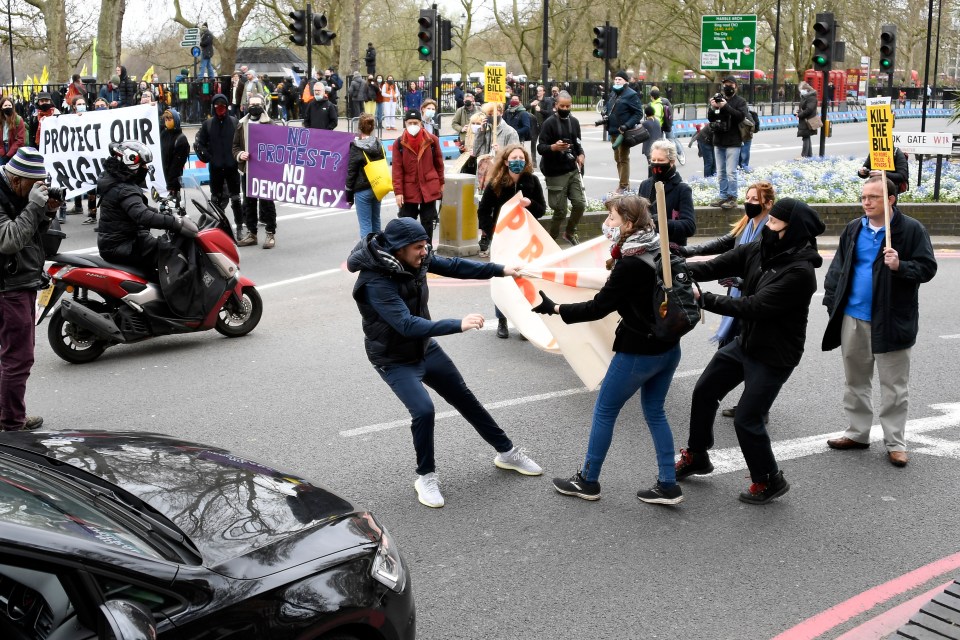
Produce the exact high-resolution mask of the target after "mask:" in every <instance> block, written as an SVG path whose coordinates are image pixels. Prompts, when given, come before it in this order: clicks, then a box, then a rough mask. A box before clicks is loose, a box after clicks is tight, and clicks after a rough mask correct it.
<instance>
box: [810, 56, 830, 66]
mask: <svg viewBox="0 0 960 640" xmlns="http://www.w3.org/2000/svg"><path fill="white" fill-rule="evenodd" d="M813 62H814V64H817V65H820V66H821V67H822V66H824V65H825V64H827V59H826V57H824V56H814V57H813Z"/></svg>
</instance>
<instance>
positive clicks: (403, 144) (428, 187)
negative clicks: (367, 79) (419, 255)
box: [392, 109, 443, 244]
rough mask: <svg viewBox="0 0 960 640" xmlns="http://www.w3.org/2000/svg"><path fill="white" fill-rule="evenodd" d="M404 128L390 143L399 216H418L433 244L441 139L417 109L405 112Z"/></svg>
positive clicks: (440, 176) (439, 191)
mask: <svg viewBox="0 0 960 640" xmlns="http://www.w3.org/2000/svg"><path fill="white" fill-rule="evenodd" d="M403 124H404V126H405V129H404V132H403V133H401V134H400V137H399V138H397V139H396V141H394V143H393V148H392V153H393V192H394V193H395V194H396V196H397V206H398V207H400V217H401V218H414V219H416V218H417V217H418V216H419V218H420V224H422V225H423V228H424V229H425V230H426V231H427V238H428V239H429V241H430V244H433V230H434V228H435V227H436V225H437V201H438V200H440V198H441V197H442V196H443V154H442V153H441V152H440V140H439V139H438V138H437V136H435V135H433V134H431V133H427V132H426V131H425V130H424V129H423V122H422V120H421V118H420V111H419V110H417V109H410V110H409V111H407V113H406V114H405V115H404V118H403Z"/></svg>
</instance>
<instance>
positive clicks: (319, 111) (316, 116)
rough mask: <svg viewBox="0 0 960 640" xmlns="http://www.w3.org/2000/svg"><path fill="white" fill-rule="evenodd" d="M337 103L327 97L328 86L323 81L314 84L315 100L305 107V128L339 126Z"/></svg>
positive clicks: (331, 129)
mask: <svg viewBox="0 0 960 640" xmlns="http://www.w3.org/2000/svg"><path fill="white" fill-rule="evenodd" d="M337 118H338V114H337V105H335V104H333V103H332V102H330V100H329V98H327V88H326V87H325V86H324V84H323V83H322V82H317V83H316V84H314V85H313V100H311V101H310V102H308V103H307V104H306V105H305V106H304V107H303V126H304V128H305V129H326V130H328V131H333V130H334V129H336V128H337Z"/></svg>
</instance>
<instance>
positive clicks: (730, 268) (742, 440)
mask: <svg viewBox="0 0 960 640" xmlns="http://www.w3.org/2000/svg"><path fill="white" fill-rule="evenodd" d="M824 230H825V226H824V224H823V222H822V221H821V220H820V217H819V216H818V215H817V212H816V211H814V210H813V209H812V208H810V207H809V206H808V205H807V204H805V203H803V202H801V201H799V200H795V199H793V198H784V199H782V200H778V201H777V202H776V203H775V204H774V205H773V207H772V208H771V209H770V217H769V218H768V219H767V223H766V226H764V227H762V228H761V231H760V233H761V238H760V242H748V243H745V244H741V245H739V246H737V247H734V248H733V249H731V250H730V251H727V252H726V253H724V254H722V255H720V256H717V257H716V258H713V259H712V260H709V261H707V262H693V263H687V269H688V270H689V272H690V275H691V276H693V278H695V279H696V280H697V281H700V282H705V281H708V280H717V279H721V278H743V287H742V288H741V290H740V291H741V295H740V296H739V297H732V296H724V295H717V294H714V293H711V292H709V291H705V292H703V294H702V295H701V297H700V300H701V302H702V303H703V308H704V309H706V310H707V311H713V312H714V313H719V314H721V315H725V316H732V317H735V318H739V319H740V323H741V329H740V335H739V336H738V339H737V340H734V341H732V342H730V343H729V344H727V345H726V346H725V347H723V348H722V349H720V350H718V351H717V352H716V353H715V354H714V356H713V358H712V359H711V360H710V363H709V364H708V365H707V367H706V369H704V371H703V373H702V374H701V375H700V379H699V380H697V384H696V386H695V387H694V390H693V399H692V400H691V402H690V434H689V437H688V439H687V448H686V449H681V451H680V459H679V460H678V461H677V464H676V470H677V479H678V480H681V481H682V480H684V479H686V478H689V477H690V476H691V475H705V474H708V473H710V472H711V471H713V464H712V463H711V462H710V455H709V453H708V451H709V449H711V448H713V445H714V438H713V427H714V421H715V420H716V416H717V408H718V407H719V405H720V402H721V401H722V400H723V398H724V397H726V395H727V394H728V393H730V392H731V391H733V389H734V388H736V387H737V386H738V385H740V383H743V393H742V394H741V396H740V400H739V401H738V402H737V410H736V414H735V415H734V417H733V425H734V428H735V429H736V432H737V441H738V442H739V444H740V451H741V452H742V453H743V457H744V460H745V461H746V463H747V468H748V469H749V470H750V478H751V480H752V484H751V485H750V487H749V488H748V489H747V490H746V491H744V492H743V493H741V494H740V496H739V498H740V501H741V502H745V503H747V504H753V505H760V504H766V503H768V502H770V501H771V500H774V499H775V498H778V497H780V496H782V495H783V494H785V493H786V492H787V491H788V490H789V489H790V485H789V483H788V482H787V481H786V479H785V478H784V477H783V471H782V470H780V468H779V467H778V465H777V460H776V458H775V457H774V454H773V448H772V446H771V444H770V436H769V434H768V433H767V429H766V426H765V425H764V422H763V415H764V414H765V413H768V412H769V411H770V407H771V406H772V405H773V402H774V400H776V398H777V395H778V394H779V393H780V389H781V388H782V387H783V385H784V384H785V383H786V381H787V379H788V378H789V377H790V374H791V373H793V370H794V368H796V366H797V365H798V364H799V363H800V358H801V356H802V355H803V347H804V342H805V341H806V333H807V316H808V315H809V312H810V301H811V299H812V298H813V294H814V293H815V292H816V290H817V274H816V269H817V268H818V267H819V266H820V265H822V264H823V258H822V257H821V256H820V254H819V253H818V252H817V236H819V235H820V234H822V233H823V232H824Z"/></svg>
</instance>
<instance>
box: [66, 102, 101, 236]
mask: <svg viewBox="0 0 960 640" xmlns="http://www.w3.org/2000/svg"><path fill="white" fill-rule="evenodd" d="M70 112H71V113H86V112H87V100H86V98H84V97H83V96H74V97H73V102H72V103H71V104H70ZM63 209H64V207H61V211H62V212H63V213H66V212H65V211H63ZM70 213H72V214H74V215H79V214H81V213H83V196H77V197H75V198H74V199H73V210H72V211H70ZM65 221H66V217H65V216H64V215H61V223H63V222H65ZM96 221H97V191H96V189H91V190H90V191H89V192H88V193H87V219H86V220H84V221H83V223H82V224H93V223H95V222H96Z"/></svg>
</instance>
